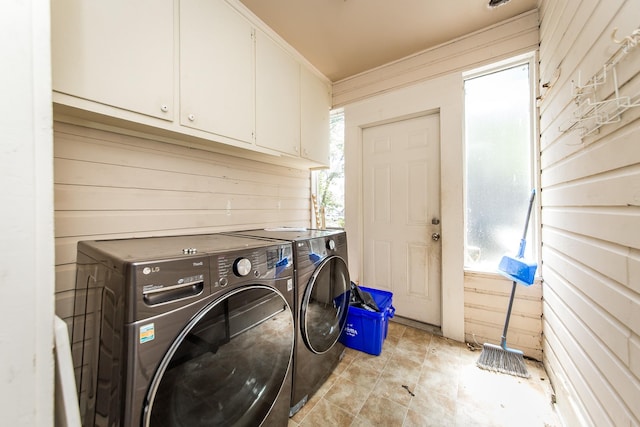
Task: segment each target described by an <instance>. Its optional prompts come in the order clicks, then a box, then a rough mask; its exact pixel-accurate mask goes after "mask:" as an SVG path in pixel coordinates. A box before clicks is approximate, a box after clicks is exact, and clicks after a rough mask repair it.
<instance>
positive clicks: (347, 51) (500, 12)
mask: <svg viewBox="0 0 640 427" xmlns="http://www.w3.org/2000/svg"><path fill="white" fill-rule="evenodd" d="M240 2H241V3H243V4H244V5H245V6H246V7H247V8H248V9H249V10H251V11H252V12H253V13H254V14H255V15H256V16H258V17H259V18H260V19H262V21H264V22H265V23H266V24H267V25H268V26H269V27H271V28H272V29H273V30H274V31H275V32H277V33H278V34H279V35H280V36H281V37H282V38H283V39H284V40H286V41H287V42H288V43H289V44H290V45H291V46H293V47H294V48H295V49H296V50H297V51H298V52H300V53H301V54H302V55H303V56H304V57H305V58H306V59H307V60H308V61H309V62H310V63H311V64H313V65H314V66H315V67H316V68H317V69H318V70H319V71H320V72H321V73H323V74H324V75H325V76H327V77H328V78H329V79H330V80H331V81H333V82H336V81H338V80H342V79H344V78H346V77H350V76H353V75H355V74H358V73H361V72H363V71H366V70H370V69H372V68H375V67H378V66H380V65H383V64H386V63H389V62H392V61H395V60H397V59H400V58H403V57H405V56H408V55H411V54H414V53H417V52H420V51H423V50H425V49H428V48H431V47H434V46H437V45H439V44H442V43H444V42H447V41H450V40H453V39H456V38H458V37H461V36H463V35H465V34H469V33H471V32H473V31H476V30H480V29H482V28H485V27H488V26H490V25H493V24H496V23H498V22H500V21H503V20H505V19H508V18H512V17H514V16H516V15H519V14H521V13H524V12H527V11H530V10H532V9H535V8H536V3H537V0H511V1H509V2H507V3H506V4H503V5H501V6H498V7H495V8H490V7H489V6H488V3H489V0H240Z"/></svg>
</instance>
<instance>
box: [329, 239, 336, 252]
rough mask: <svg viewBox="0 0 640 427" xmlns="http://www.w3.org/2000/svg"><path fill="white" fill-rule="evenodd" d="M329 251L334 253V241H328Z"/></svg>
mask: <svg viewBox="0 0 640 427" xmlns="http://www.w3.org/2000/svg"><path fill="white" fill-rule="evenodd" d="M327 249H329V250H330V251H334V250H335V249H336V242H335V241H334V240H333V239H329V240H327Z"/></svg>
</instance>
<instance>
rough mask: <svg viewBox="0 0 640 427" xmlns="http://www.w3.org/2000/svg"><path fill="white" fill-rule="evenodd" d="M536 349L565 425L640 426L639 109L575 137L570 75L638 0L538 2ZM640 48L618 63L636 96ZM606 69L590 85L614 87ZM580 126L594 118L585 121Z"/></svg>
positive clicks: (638, 8)
mask: <svg viewBox="0 0 640 427" xmlns="http://www.w3.org/2000/svg"><path fill="white" fill-rule="evenodd" d="M539 7H540V17H541V27H540V40H541V42H540V76H541V82H540V83H541V84H542V85H545V86H546V87H542V89H541V90H542V100H541V102H540V129H541V150H542V152H541V163H542V177H541V180H542V192H541V200H542V223H543V229H542V230H543V233H542V241H543V247H542V250H543V251H542V259H543V277H544V288H543V296H544V307H543V312H544V318H543V326H544V358H545V365H546V368H547V371H548V373H549V374H550V376H551V378H552V381H553V385H554V387H555V392H556V395H557V402H558V408H559V410H560V412H561V414H562V416H563V418H564V419H565V421H566V424H567V425H571V426H574V425H597V426H609V425H610V426H614V425H615V426H632V425H636V426H637V425H640V231H639V230H640V207H639V206H640V120H639V119H640V107H635V108H632V109H630V110H628V111H626V112H625V113H623V115H622V117H621V121H620V122H618V123H614V124H608V125H605V126H603V127H601V128H600V129H599V131H598V132H594V133H593V134H591V135H589V136H584V137H582V133H583V131H582V130H581V129H580V127H581V125H580V124H578V125H577V126H575V127H574V128H573V129H571V130H567V128H568V123H570V120H571V118H572V115H573V114H574V112H575V111H576V104H575V102H574V101H573V100H572V81H575V82H580V83H585V82H586V81H587V80H588V79H589V78H590V77H591V76H593V75H594V74H596V73H598V72H599V71H602V70H603V66H604V64H605V63H606V62H607V61H608V60H609V58H611V56H612V55H613V53H614V52H615V51H616V49H618V45H617V44H616V43H614V42H613V41H612V39H611V34H612V32H613V30H614V29H615V28H618V32H617V38H618V39H622V38H624V37H625V36H627V35H629V34H630V33H631V32H632V31H633V30H635V29H636V28H638V23H639V22H638V16H639V15H638V14H639V12H640V2H639V1H638V0H607V1H595V0H590V1H586V0H585V1H581V2H575V1H568V0H564V1H556V0H553V1H551V0H541V1H540V6H539ZM638 70H640V48H635V49H634V50H633V51H631V52H630V53H629V54H628V55H627V56H626V58H625V59H624V60H623V61H622V62H620V64H619V66H618V67H617V78H618V83H619V87H620V91H621V92H620V94H621V95H626V96H629V97H630V98H631V100H632V101H634V102H636V103H638V102H639V101H640V75H639V74H638ZM612 82H613V74H612V72H611V70H609V72H608V79H607V81H606V83H605V84H603V85H602V86H601V87H599V88H598V90H597V96H598V99H600V100H603V99H607V98H609V99H610V97H611V96H612V95H613V85H612ZM585 124H586V125H587V126H590V125H591V124H592V123H591V122H590V121H587V122H585Z"/></svg>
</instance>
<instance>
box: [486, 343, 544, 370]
mask: <svg viewBox="0 0 640 427" xmlns="http://www.w3.org/2000/svg"><path fill="white" fill-rule="evenodd" d="M476 365H478V367H479V368H482V369H486V370H488V371H494V372H501V373H503V374H509V375H516V376H518V377H523V378H529V377H530V376H531V375H529V371H527V365H526V364H525V363H524V357H523V353H522V352H521V351H520V350H516V349H512V348H506V349H505V348H502V347H500V346H499V345H493V344H484V345H483V346H482V353H480V357H479V358H478V362H477V363H476Z"/></svg>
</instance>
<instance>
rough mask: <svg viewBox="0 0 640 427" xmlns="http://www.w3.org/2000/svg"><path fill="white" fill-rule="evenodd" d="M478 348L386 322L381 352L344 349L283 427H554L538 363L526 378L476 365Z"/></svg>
mask: <svg viewBox="0 0 640 427" xmlns="http://www.w3.org/2000/svg"><path fill="white" fill-rule="evenodd" d="M479 356H480V350H476V351H471V350H470V349H468V348H467V346H466V345H465V344H464V343H459V342H455V341H452V340H448V339H446V338H442V337H439V336H436V335H432V334H430V333H429V332H425V331H423V330H420V329H416V328H413V327H409V326H404V325H401V324H399V323H396V322H393V321H392V322H390V323H389V332H388V335H387V339H386V340H385V342H384V345H383V349H382V354H380V355H379V356H371V355H368V354H366V353H362V352H359V351H356V350H352V349H347V352H346V355H345V357H344V359H343V360H342V362H341V363H340V365H339V366H338V367H337V368H336V370H335V371H334V373H333V374H332V375H331V377H329V379H328V380H327V381H326V382H325V384H324V385H323V386H322V388H321V389H320V390H319V391H318V392H317V393H316V394H315V395H314V396H313V397H312V398H311V399H310V400H309V402H308V403H307V404H306V405H305V406H304V407H303V408H302V409H301V410H300V411H299V412H298V413H297V414H295V415H294V416H293V417H292V418H290V419H289V426H288V427H298V426H300V427H306V426H313V427H318V426H331V427H339V426H345V427H347V426H351V427H364V426H384V427H393V426H398V427H400V426H402V427H409V426H420V427H426V426H465V427H466V426H518V427H521V426H523V427H528V426H531V427H538V426H541V427H547V426H558V427H559V426H561V424H560V423H559V421H558V419H557V417H556V414H555V413H554V410H553V407H552V404H551V395H552V390H551V386H550V384H549V380H548V377H547V375H546V373H545V371H544V368H543V367H542V364H540V363H538V362H534V361H528V360H527V369H528V371H529V373H530V374H531V378H528V379H525V378H520V377H515V376H512V375H506V374H499V373H494V372H489V371H486V370H483V369H480V368H478V367H477V366H476V361H477V359H478V357H479Z"/></svg>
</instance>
